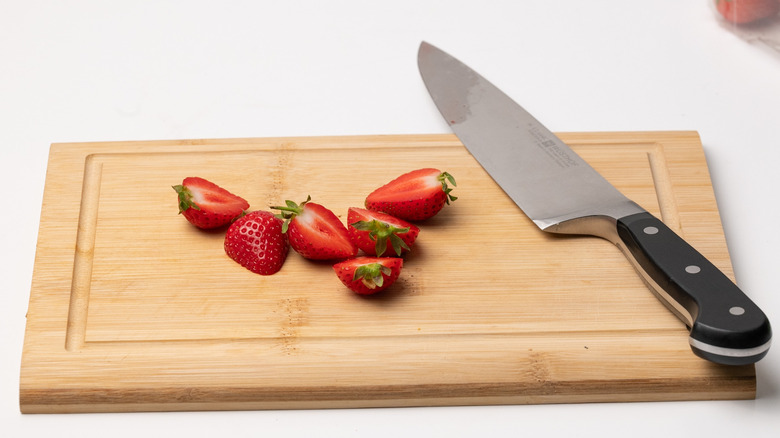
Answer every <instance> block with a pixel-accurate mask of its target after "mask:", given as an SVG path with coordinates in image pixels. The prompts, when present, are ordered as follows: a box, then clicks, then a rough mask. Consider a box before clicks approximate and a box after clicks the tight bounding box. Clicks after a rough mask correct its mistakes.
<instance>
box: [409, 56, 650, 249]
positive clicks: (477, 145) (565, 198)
mask: <svg viewBox="0 0 780 438" xmlns="http://www.w3.org/2000/svg"><path fill="white" fill-rule="evenodd" d="M417 63H418V66H419V69H420V74H421V75H422V78H423V81H424V82H425V85H426V87H427V88H428V92H429V93H430V95H431V97H432V98H433V100H434V102H435V103H436V106H437V107H438V108H439V111H440V112H441V113H442V115H443V116H444V118H445V119H446V120H447V122H448V123H449V124H450V126H451V127H452V129H453V131H454V132H455V134H456V135H457V136H458V138H459V139H460V140H461V141H462V142H463V144H464V145H465V146H466V148H468V150H469V152H471V154H472V155H473V156H474V157H475V158H476V159H477V161H479V163H480V164H481V165H482V167H484V168H485V169H486V170H487V171H488V173H489V174H490V175H491V177H492V178H493V179H494V180H495V181H496V182H497V183H498V185H499V186H501V187H502V188H503V190H504V192H506V194H507V195H509V197H511V198H512V200H514V202H515V203H516V204H517V205H518V206H519V207H520V208H521V209H522V210H523V212H525V214H526V215H527V216H528V217H530V218H531V219H532V220H533V221H534V223H536V225H537V226H538V227H539V228H541V229H542V230H545V231H551V232H566V233H580V232H587V233H589V234H592V233H595V234H599V233H598V231H597V230H595V231H594V230H592V229H583V227H582V226H579V225H578V224H580V223H581V222H580V221H573V220H575V219H581V218H587V217H593V216H600V217H606V218H611V219H615V220H616V219H618V218H621V217H624V216H627V215H629V214H633V213H639V212H644V211H645V210H643V209H642V208H641V207H639V206H638V205H636V204H635V203H634V202H632V201H630V200H629V199H628V198H626V197H625V196H624V195H623V194H621V193H620V192H619V191H618V190H617V189H616V188H615V187H613V186H612V184H610V183H609V182H608V181H607V180H605V179H604V178H603V177H602V176H601V175H600V174H599V173H598V172H596V170H594V169H593V168H592V167H591V166H590V165H589V164H588V163H586V162H585V161H584V160H583V159H582V158H580V156H579V155H577V154H576V153H575V152H574V151H572V150H571V148H569V146H567V145H566V144H565V143H564V142H563V141H561V140H560V139H559V138H558V137H557V136H555V135H554V134H553V133H552V132H550V131H549V130H548V129H547V128H545V127H544V126H543V125H542V124H541V123H539V121H538V120H536V119H535V118H534V117H533V116H532V115H531V114H529V113H528V112H527V111H526V110H524V109H523V108H522V107H521V106H520V105H518V104H517V103H515V102H514V101H513V100H512V99H511V98H509V97H508V96H507V95H505V94H504V93H503V92H502V91H501V90H499V89H498V88H497V87H495V86H494V85H493V84H491V83H490V82H488V81H487V80H486V79H485V78H483V77H482V76H480V75H479V74H478V73H476V72H475V71H474V70H472V69H471V68H469V67H468V66H466V65H465V64H463V63H461V62H460V61H458V60H457V59H455V58H454V57H452V56H450V55H448V54H447V53H445V52H443V51H442V50H440V49H438V48H436V47H434V46H432V45H430V44H428V43H422V44H421V45H420V49H419V52H418V55H417ZM588 223H589V224H592V222H590V221H589V222H588ZM586 228H587V226H586Z"/></svg>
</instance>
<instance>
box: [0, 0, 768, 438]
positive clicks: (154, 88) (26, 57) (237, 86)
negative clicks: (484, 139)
mask: <svg viewBox="0 0 780 438" xmlns="http://www.w3.org/2000/svg"><path fill="white" fill-rule="evenodd" d="M422 40H427V41H429V42H431V43H433V44H435V45H437V46H439V47H441V48H443V49H445V50H447V51H449V52H451V53H453V54H454V55H456V56H457V57H459V58H460V59H462V60H464V61H465V62H467V63H468V64H470V65H472V66H473V67H475V68H476V69H477V70H479V71H480V72H481V73H482V74H484V75H485V76H486V77H488V78H490V79H491V81H492V82H494V83H495V84H497V85H498V86H499V87H501V88H502V89H503V90H504V91H506V92H507V93H508V94H510V95H511V96H513V97H514V98H515V99H516V100H518V101H520V102H521V103H522V104H523V105H524V106H525V107H526V108H527V109H528V110H530V111H531V112H533V113H534V114H535V115H536V116H537V117H538V118H539V119H540V120H542V121H543V122H545V123H546V124H547V125H548V127H549V128H550V129H551V130H553V131H632V130H696V131H698V132H699V133H700V135H701V138H702V141H703V144H704V148H705V153H706V156H707V160H708V163H709V166H710V171H711V174H712V178H713V184H714V188H715V193H716V196H717V199H718V203H719V207H720V210H721V214H722V220H723V224H724V228H725V232H726V237H727V240H728V244H729V249H730V252H731V256H732V259H733V264H734V266H735V272H736V276H737V280H738V283H739V285H740V286H741V287H742V288H743V289H744V290H745V291H747V293H748V294H749V295H750V296H751V297H752V298H753V299H754V300H755V301H756V302H757V303H758V304H759V305H761V306H762V307H763V308H764V310H765V311H766V312H767V313H768V314H769V316H770V318H771V319H772V320H773V321H774V322H775V323H776V325H778V324H780V322H778V321H780V319H778V318H780V297H779V296H778V293H779V292H780V291H778V290H777V289H778V281H777V277H776V276H775V274H776V273H777V272H778V261H780V257H778V256H777V248H778V247H780V239H779V238H778V226H777V224H778V220H780V214H778V213H780V209H779V208H778V193H777V190H778V188H780V187H779V185H778V183H779V182H780V177H778V169H777V165H778V164H780V152H778V149H780V53H777V52H773V51H772V50H768V49H767V48H766V47H765V46H763V45H761V44H753V43H749V42H747V41H745V40H744V39H741V38H739V37H738V36H736V35H735V34H734V32H732V31H731V30H730V29H729V27H728V26H724V25H722V23H721V22H720V21H719V20H718V19H717V17H716V15H715V13H714V9H713V7H712V6H711V4H710V3H709V1H708V0H689V1H680V0H655V1H643V2H627V1H620V0H612V1H608V0H590V1H582V0H566V1H550V0H534V1H526V0H523V1H517V0H513V1H508V0H507V1H488V0H480V1H457V0H448V1H425V2H424V1H422V0H414V1H407V0H397V1H388V2H369V1H340V0H329V1H269V2H260V1H213V2H207V1H163V0H155V1H138V0H137V1H67V2H63V1H40V0H24V1H21V0H20V1H15V2H14V1H9V0H0V148H1V149H0V154H1V155H0V166H1V167H0V178H1V179H2V186H0V187H2V191H1V192H0V193H2V204H1V205H2V213H1V214H0V217H1V218H2V219H0V220H2V227H0V232H1V233H2V241H1V242H2V251H0V253H1V254H2V260H1V261H0V285H1V286H0V332H1V333H2V336H0V355H1V356H0V358H1V360H0V434H1V435H3V436H58V437H67V436H79V437H87V436H101V437H102V436H114V437H122V436H159V435H173V436H185V435H187V436H283V435H290V436H340V437H349V436H376V437H396V436H399V435H402V436H429V435H432V434H436V436H449V435H451V436H461V435H475V436H476V435H479V436H539V435H541V436H548V435H551V434H555V433H564V432H565V433H568V434H573V435H569V436H582V435H583V432H585V433H586V435H587V434H588V432H589V433H590V435H595V434H596V433H598V434H599V435H600V436H622V435H630V436H640V437H641V436H657V435H694V434H695V435H698V436H706V435H709V436H728V435H738V436H745V437H747V436H769V435H770V431H771V430H773V429H774V432H777V431H778V430H780V420H779V419H780V415H778V414H780V402H779V401H778V400H780V393H779V389H778V388H779V386H780V353H778V352H777V350H772V351H770V353H769V356H768V357H767V358H766V359H764V360H763V361H762V362H760V363H759V364H758V365H757V373H758V398H757V400H755V401H714V402H670V403H633V404H584V405H548V406H500V407H484V406H483V407H454V408H452V407H434V408H406V409H360V410H315V411H260V412H206V413H151V414H84V415H21V414H20V413H19V406H18V385H19V364H20V358H21V352H22V341H23V336H24V324H25V312H26V309H27V301H28V299H29V290H30V280H31V277H32V269H33V261H34V255H35V244H36V238H37V230H38V218H39V216H40V214H41V199H42V192H43V187H44V182H45V171H46V162H47V156H48V148H49V145H50V144H51V143H54V142H68V141H76V142H82V141H109V140H158V139H185V138H186V139H195V138H229V137H269V136H309V135H317V136H320V135H359V134H410V133H449V132H450V131H449V129H448V127H447V125H446V124H445V123H444V121H443V120H442V118H441V117H440V115H439V114H438V112H437V111H436V109H435V107H434V105H433V103H432V101H431V99H430V97H429V96H428V94H427V93H426V91H425V88H424V86H423V84H422V82H421V80H420V78H419V74H418V72H417V65H416V54H417V47H418V45H419V43H420V41H422ZM132 189H133V188H132V187H127V190H132ZM117 195H118V196H121V194H117ZM43 214H45V215H56V214H57V212H56V211H46V212H43Z"/></svg>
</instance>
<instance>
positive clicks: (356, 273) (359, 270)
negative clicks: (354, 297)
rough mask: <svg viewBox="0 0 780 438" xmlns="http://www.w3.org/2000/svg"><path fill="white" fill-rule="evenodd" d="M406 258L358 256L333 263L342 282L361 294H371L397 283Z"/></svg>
mask: <svg viewBox="0 0 780 438" xmlns="http://www.w3.org/2000/svg"><path fill="white" fill-rule="evenodd" d="M403 266H404V260H403V259H399V258H396V257H381V258H380V257H356V258H354V259H349V260H346V261H343V262H341V263H336V264H335V265H333V270H334V271H336V275H337V276H338V277H339V280H341V282H342V283H344V285H345V286H347V287H348V288H349V289H350V290H352V291H353V292H355V293H357V294H360V295H371V294H375V293H377V292H379V291H382V290H385V289H387V288H388V287H390V285H391V284H393V283H395V280H397V279H398V276H399V275H400V274H401V268H402V267H403Z"/></svg>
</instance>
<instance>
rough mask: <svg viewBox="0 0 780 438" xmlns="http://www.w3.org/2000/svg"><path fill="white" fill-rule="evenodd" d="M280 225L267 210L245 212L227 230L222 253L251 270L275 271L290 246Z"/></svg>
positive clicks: (257, 271) (277, 269) (280, 265)
mask: <svg viewBox="0 0 780 438" xmlns="http://www.w3.org/2000/svg"><path fill="white" fill-rule="evenodd" d="M282 225H283V222H282V220H281V219H279V218H277V217H276V216H274V214H273V213H271V212H268V211H253V212H251V213H247V214H246V215H245V216H243V217H241V218H239V219H238V220H237V221H235V222H233V224H232V225H230V228H228V229H227V232H226V233H225V253H226V254H227V255H228V256H229V257H230V258H231V259H233V260H235V261H236V262H238V264H240V265H241V266H243V267H245V268H247V269H249V270H250V271H252V272H254V273H257V274H260V275H271V274H275V273H276V272H278V271H279V270H280V269H281V268H282V265H283V264H284V261H285V259H286V258H287V252H288V251H289V249H290V247H289V245H288V243H287V235H286V234H284V233H282Z"/></svg>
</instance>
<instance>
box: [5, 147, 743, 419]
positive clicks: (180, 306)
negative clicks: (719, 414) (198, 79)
mask: <svg viewBox="0 0 780 438" xmlns="http://www.w3.org/2000/svg"><path fill="white" fill-rule="evenodd" d="M561 137H562V138H563V140H564V141H566V142H567V143H569V144H570V145H572V147H573V148H574V149H575V150H576V151H577V152H578V153H580V154H581V155H582V156H583V158H584V159H585V160H587V161H588V162H589V163H591V164H592V165H593V166H594V167H595V168H596V169H597V170H598V171H599V172H601V173H602V174H603V175H604V176H605V177H606V178H607V179H608V180H610V181H611V182H612V183H613V184H615V185H616V186H617V187H618V188H619V189H621V190H622V191H623V192H624V193H625V194H626V195H628V196H629V197H630V198H632V199H634V200H635V201H637V202H638V203H640V204H641V205H642V206H644V207H645V208H646V209H648V210H649V211H650V212H652V213H654V214H656V215H658V216H659V217H661V218H663V220H664V221H665V222H666V223H667V224H668V225H669V226H670V227H671V228H673V229H675V230H676V231H677V232H678V233H680V234H681V235H682V236H683V237H684V238H686V239H687V240H689V241H690V242H691V243H692V244H693V245H694V246H695V247H696V248H698V249H699V250H700V251H701V252H702V253H703V254H704V255H705V256H707V257H708V258H710V259H711V260H712V261H713V263H714V264H715V265H717V266H718V267H719V268H721V269H722V270H723V271H725V272H726V273H727V274H728V275H730V276H731V275H732V269H731V265H730V261H729V256H728V252H727V248H726V243H725V240H724V236H723V231H722V228H721V224H720V218H719V215H718V210H717V206H716V202H715V197H714V195H713V190H712V187H711V184H710V179H709V174H708V170H707V166H706V162H705V158H704V154H703V152H702V147H701V143H700V140H699V137H698V135H697V134H696V133H695V132H646V133H568V134H561ZM420 167H436V168H439V169H441V170H447V171H449V172H450V173H452V174H453V175H454V176H455V177H456V179H457V182H458V186H457V188H456V189H455V191H454V192H453V194H454V195H456V196H458V200H457V201H456V202H454V203H453V204H452V205H450V206H448V207H446V208H445V210H443V211H442V212H441V213H440V214H439V215H438V216H436V217H435V218H433V219H431V220H429V221H427V222H424V223H421V224H420V226H421V228H422V231H421V233H420V237H419V239H418V244H417V245H416V246H415V248H414V251H413V252H412V253H411V254H410V255H409V256H408V257H407V258H406V260H405V265H404V271H403V273H402V276H401V278H400V279H399V281H398V282H397V283H396V284H395V285H393V286H392V287H391V288H390V289H388V290H387V291H385V292H384V293H382V294H380V295H377V296H373V297H361V296H357V295H354V294H352V293H351V292H348V291H347V290H346V288H344V287H343V286H342V285H341V283H340V282H339V281H338V279H337V278H336V276H335V275H334V274H333V272H332V270H331V266H330V264H328V263H315V262H309V261H306V260H304V259H302V258H301V257H300V256H298V254H295V253H294V252H292V251H291V253H290V256H289V257H288V260H287V262H286V264H285V265H284V267H283V269H282V270H281V271H280V272H279V273H278V274H276V275H273V276H269V277H262V276H259V275H255V274H253V273H251V272H249V271H247V270H245V269H244V268H242V267H240V266H239V265H238V264H236V263H234V262H233V261H232V260H230V259H229V258H228V257H227V256H226V255H225V254H224V251H223V247H222V245H223V236H224V230H221V231H212V232H205V231H200V230H198V229H196V228H194V227H192V226H191V225H189V224H188V223H187V221H186V220H185V219H184V218H183V217H182V216H180V215H178V214H177V206H176V195H175V193H174V191H173V190H172V189H171V185H174V184H179V183H180V182H181V180H182V179H183V178H184V177H187V176H201V177H204V178H207V179H209V180H212V181H214V182H217V183H218V184H219V185H221V186H223V187H225V188H227V189H228V190H231V191H233V192H235V193H238V194H240V195H241V196H243V197H244V198H246V199H247V200H248V201H249V202H250V204H251V205H252V207H251V208H252V209H268V206H269V205H275V204H279V203H281V202H283V201H284V200H286V199H292V200H296V201H302V200H304V199H305V198H306V196H307V195H311V196H312V198H313V200H315V202H319V203H321V204H324V205H326V206H328V207H330V208H331V209H332V210H333V211H335V212H336V213H337V214H338V215H339V216H340V217H341V218H342V220H346V211H347V208H348V207H350V206H362V203H363V200H364V199H365V196H366V195H367V194H368V193H369V192H370V191H372V190H373V189H374V188H376V187H378V186H379V185H382V184H384V183H385V182H387V181H389V180H391V179H393V178H395V177H396V176H397V175H400V174H401V173H404V172H406V171H408V170H411V169H413V168H420ZM754 396H755V368H754V367H753V366H744V367H727V366H719V365H715V364H712V363H709V362H706V361H704V360H702V359H699V358H697V357H695V356H694V355H693V354H692V353H691V351H690V348H689V347H688V335H687V330H686V329H685V327H684V325H683V324H682V323H681V322H680V321H678V320H677V319H676V318H675V317H674V316H672V314H671V313H670V312H669V311H668V310H667V309H666V308H665V307H664V306H663V305H662V304H661V303H660V302H659V301H658V300H657V299H656V298H655V297H654V295H653V294H652V293H651V292H650V291H649V289H648V288H647V287H646V286H645V285H644V284H643V282H642V281H641V280H640V278H639V277H638V275H637V274H636V273H635V272H634V271H633V269H632V268H631V266H630V265H629V263H628V262H627V261H626V259H625V257H624V256H623V254H622V253H621V252H620V251H619V250H618V249H617V248H616V247H615V246H614V245H612V244H610V243H609V242H607V241H605V240H601V239H598V238H595V237H587V236H581V237H580V236H558V235H550V234H546V233H543V232H541V231H539V230H538V229H537V228H536V227H535V226H534V225H533V223H532V222H531V221H530V220H528V219H527V218H526V217H525V216H524V215H523V214H522V212H521V211H520V210H519V209H518V207H517V206H515V204H513V203H512V201H511V200H510V199H509V198H508V197H507V196H506V195H505V194H504V193H503V192H502V191H501V189H500V188H499V187H498V186H497V185H496V184H495V183H494V182H493V181H492V179H491V178H490V177H489V176H488V175H487V173H486V172H485V171H484V170H483V169H482V168H481V167H480V166H479V164H477V162H476V161H475V160H474V159H473V158H472V157H471V155H469V153H468V152H467V151H466V150H465V149H464V148H463V146H462V145H461V144H460V143H459V141H458V140H457V138H456V137H454V136H451V135H406V136H353V137H313V138H266V139H240V140H188V141H153V142H111V143H71V144H55V145H52V147H51V153H50V158H49V167H48V172H47V177H46V186H45V192H44V197H43V207H42V215H41V222H40V232H39V239H38V246H37V254H36V260H35V270H34V274H33V280H32V291H31V296H30V305H29V312H28V314H27V330H26V336H25V342H24V353H23V357H22V366H21V383H20V404H21V410H22V411H23V412H29V413H46V412H94V411H164V410H224V409H267V408H270V409H280V408H296V409H297V408H332V407H372V406H377V407H378V406H426V405H468V404H526V403H571V402H606V401H659V400H702V399H746V398H753V397H754Z"/></svg>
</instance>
